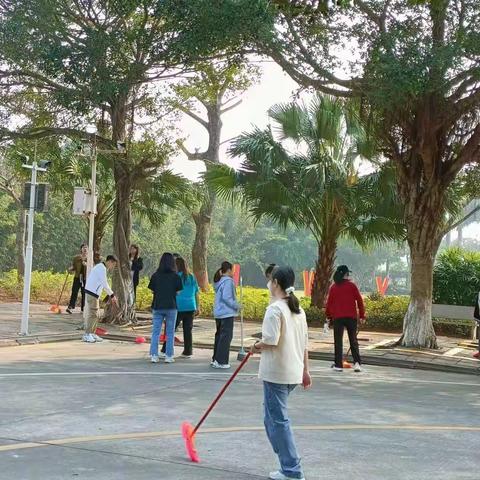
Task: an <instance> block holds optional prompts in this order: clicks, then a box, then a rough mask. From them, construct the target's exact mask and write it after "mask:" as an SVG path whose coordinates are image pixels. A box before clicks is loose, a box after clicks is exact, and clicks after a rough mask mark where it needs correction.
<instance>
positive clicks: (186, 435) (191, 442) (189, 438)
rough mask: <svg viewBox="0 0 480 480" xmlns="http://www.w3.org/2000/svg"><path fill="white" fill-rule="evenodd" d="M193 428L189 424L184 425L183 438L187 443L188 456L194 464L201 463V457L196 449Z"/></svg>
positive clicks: (184, 423)
mask: <svg viewBox="0 0 480 480" xmlns="http://www.w3.org/2000/svg"><path fill="white" fill-rule="evenodd" d="M193 430H194V429H193V427H192V425H190V424H189V423H188V422H183V423H182V436H183V440H184V441H185V449H186V450H187V455H188V456H189V457H190V460H191V461H192V462H195V463H198V462H200V457H199V456H198V452H197V449H196V448H195V435H194V433H193Z"/></svg>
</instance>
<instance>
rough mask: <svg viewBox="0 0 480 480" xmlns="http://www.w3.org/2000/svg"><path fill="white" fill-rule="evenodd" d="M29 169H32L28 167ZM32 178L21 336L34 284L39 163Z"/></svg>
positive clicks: (25, 325)
mask: <svg viewBox="0 0 480 480" xmlns="http://www.w3.org/2000/svg"><path fill="white" fill-rule="evenodd" d="M27 168H30V166H28V167H27ZM31 169H32V178H31V187H30V207H29V210H28V224H27V226H28V227H27V228H28V234H27V248H26V251H25V275H24V280H23V302H22V323H21V326H20V334H21V335H28V318H29V316H30V286H31V283H32V259H33V220H34V217H35V196H36V186H37V161H36V159H35V160H34V161H33V163H32V166H31Z"/></svg>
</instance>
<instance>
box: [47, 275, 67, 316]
mask: <svg viewBox="0 0 480 480" xmlns="http://www.w3.org/2000/svg"><path fill="white" fill-rule="evenodd" d="M69 275H70V274H69V272H68V271H67V274H66V275H65V281H64V282H63V287H62V291H61V292H60V296H59V297H58V301H57V303H56V304H55V305H52V306H51V307H50V311H51V312H53V313H62V309H61V308H60V301H61V300H62V296H63V292H64V291H65V287H66V285H67V280H68V276H69Z"/></svg>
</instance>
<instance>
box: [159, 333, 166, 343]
mask: <svg viewBox="0 0 480 480" xmlns="http://www.w3.org/2000/svg"><path fill="white" fill-rule="evenodd" d="M166 341H167V336H166V335H165V334H164V333H162V334H161V335H160V340H159V342H162V343H163V342H166Z"/></svg>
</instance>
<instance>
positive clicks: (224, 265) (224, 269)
mask: <svg viewBox="0 0 480 480" xmlns="http://www.w3.org/2000/svg"><path fill="white" fill-rule="evenodd" d="M229 270H233V265H232V264H231V263H230V262H222V265H221V266H220V268H219V269H218V270H217V271H216V272H215V275H214V276H213V281H214V282H215V283H217V282H219V281H220V279H221V278H222V275H223V274H225V273H227V272H228V271H229Z"/></svg>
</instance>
